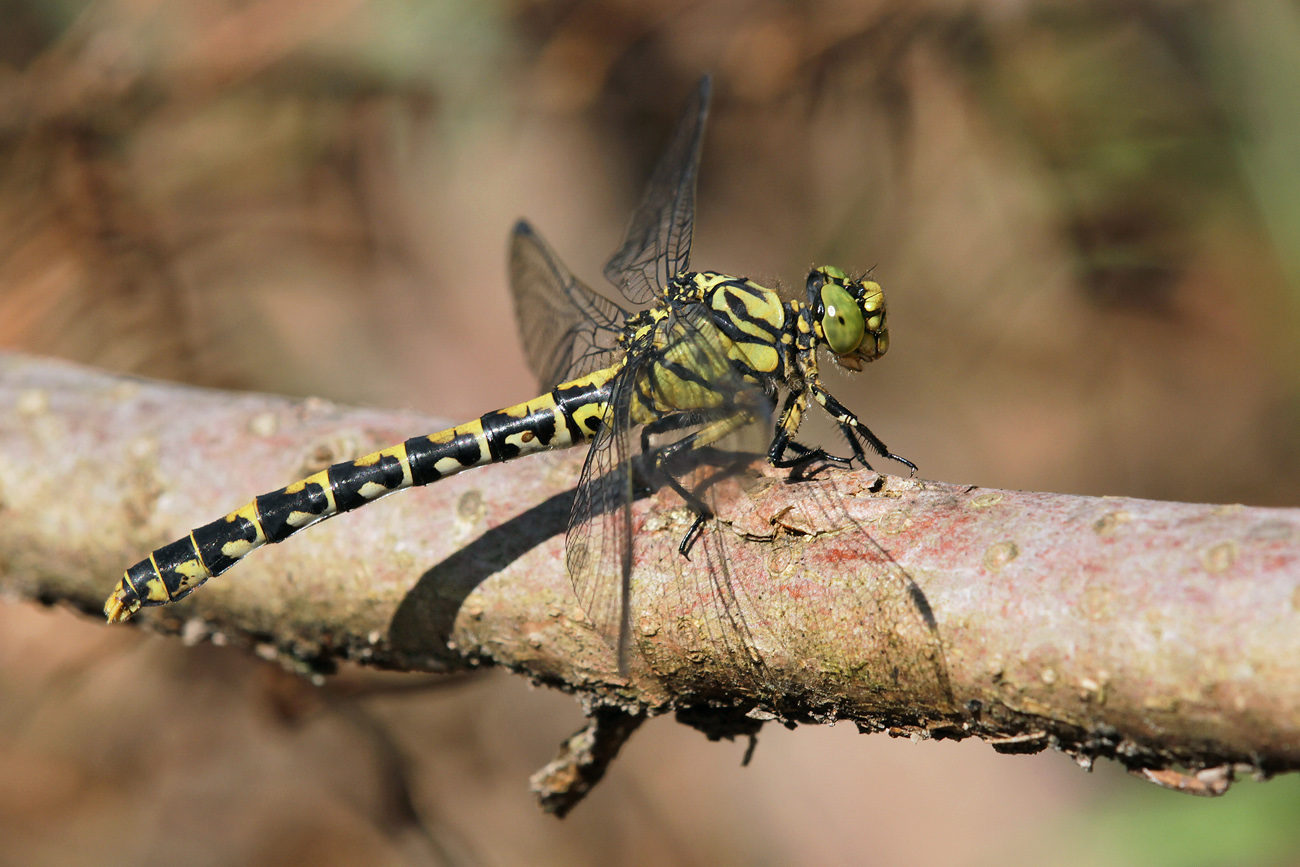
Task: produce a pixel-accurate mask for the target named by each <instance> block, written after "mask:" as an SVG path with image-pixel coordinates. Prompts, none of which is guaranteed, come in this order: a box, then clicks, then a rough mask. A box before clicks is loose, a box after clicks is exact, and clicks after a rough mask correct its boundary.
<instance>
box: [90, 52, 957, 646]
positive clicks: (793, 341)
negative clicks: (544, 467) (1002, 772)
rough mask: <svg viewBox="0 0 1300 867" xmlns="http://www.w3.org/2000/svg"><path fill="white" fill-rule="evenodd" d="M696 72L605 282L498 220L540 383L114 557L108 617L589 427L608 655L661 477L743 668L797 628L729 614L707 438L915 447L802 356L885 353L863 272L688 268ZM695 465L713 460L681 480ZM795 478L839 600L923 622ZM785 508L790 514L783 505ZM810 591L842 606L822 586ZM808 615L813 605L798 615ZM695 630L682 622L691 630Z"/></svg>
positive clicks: (749, 443)
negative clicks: (853, 407)
mask: <svg viewBox="0 0 1300 867" xmlns="http://www.w3.org/2000/svg"><path fill="white" fill-rule="evenodd" d="M711 89H712V86H711V81H710V79H709V78H708V77H705V78H703V79H702V80H701V81H700V82H699V84H698V86H697V87H696V88H695V90H694V91H693V93H692V94H691V96H690V97H689V99H688V101H687V103H686V105H685V107H684V108H683V110H682V113H681V116H680V118H679V120H678V123H677V126H676V128H675V130H674V132H673V133H672V135H671V138H670V140H669V143H668V146H667V148H666V150H665V152H664V153H663V155H662V156H661V158H660V160H659V161H658V163H657V164H656V166H655V168H654V170H653V172H652V175H651V178H650V181H649V184H648V187H647V189H646V192H645V194H644V197H643V198H642V200H641V202H640V204H639V206H638V207H637V208H636V210H635V211H634V213H633V216H632V219H631V221H630V223H629V225H628V228H627V232H626V235H625V237H624V240H623V243H622V245H621V247H620V248H619V249H618V251H617V252H615V253H614V255H613V256H612V257H611V258H610V259H609V261H608V262H607V263H606V264H605V267H604V274H605V276H606V278H607V279H608V280H609V282H610V283H611V284H612V285H613V286H615V287H617V289H618V290H619V293H620V294H621V298H622V300H621V301H615V300H613V299H611V298H610V297H607V296H605V295H603V294H601V293H599V292H596V291H595V290H593V289H592V288H590V287H589V286H587V285H586V284H584V283H583V282H581V281H580V280H579V279H578V278H576V277H575V276H574V275H573V274H572V273H571V272H570V271H569V270H568V269H567V268H566V267H565V266H564V264H563V263H562V262H561V261H560V259H559V258H558V257H557V256H556V254H555V253H554V252H553V251H552V250H551V248H550V247H549V246H548V244H547V243H546V242H545V241H544V240H543V239H542V237H541V236H540V235H539V234H538V233H537V231H536V230H535V229H534V228H533V227H532V226H531V225H530V224H529V223H528V222H526V221H524V220H520V221H519V222H518V223H517V224H516V225H515V226H514V228H513V230H512V232H511V235H510V243H509V273H510V283H511V289H512V292H513V295H514V298H515V302H516V308H517V313H518V318H519V321H520V326H521V334H522V338H523V344H524V349H525V355H526V357H527V359H528V361H529V364H530V365H531V367H532V369H533V370H534V372H535V373H536V374H537V376H538V378H539V380H540V382H541V384H542V387H543V388H544V389H545V393H544V394H542V395H541V396H539V397H536V398H533V399H532V400H529V401H526V402H524V403H520V404H517V405H515V406H511V407H507V408H504V409H499V410H495V411H492V412H488V413H486V414H484V415H482V416H480V417H479V418H478V419H476V420H474V421H470V422H467V423H465V424H461V425H457V426H456V427H452V428H449V429H447V430H443V431H440V432H437V433H433V434H428V435H423V436H416V437H412V438H411V439H408V440H406V441H405V442H403V443H400V444H398V445H394V446H391V447H389V448H385V449H382V450H380V451H377V452H374V453H373V454H369V455H366V456H364V457H361V458H358V459H356V460H352V461H345V462H342V463H337V464H334V465H333V466H331V467H329V468H328V469H326V470H323V471H321V472H318V473H315V474H314V475H311V476H308V477H307V478H305V479H302V480H300V481H297V482H294V483H293V484H291V485H288V486H287V487H284V488H281V489H279V490H276V491H272V492H270V493H266V494H263V495H261V496H259V497H256V498H255V499H254V500H252V501H251V502H249V503H247V504H246V505H244V506H243V507H241V508H239V509H236V510H235V511H233V512H231V513H229V514H228V515H226V516H225V517H222V518H219V519H217V520H216V521H213V522H211V523H209V524H206V525H204V526H202V527H198V528H195V529H194V530H191V531H190V533H189V534H188V535H186V536H185V537H184V538H181V539H179V540H177V541H174V542H172V543H171V544H168V545H164V546H163V547H161V548H158V549H157V550H155V551H153V552H152V553H151V554H150V555H149V556H148V557H146V558H145V559H143V560H141V561H140V562H139V563H136V564H135V565H133V566H131V567H130V568H129V569H127V570H126V572H125V574H124V575H123V577H122V579H121V581H120V583H119V584H118V585H117V587H116V589H115V591H114V592H113V593H112V595H111V596H110V597H109V598H108V600H107V602H106V603H105V608H104V611H105V614H106V615H107V618H108V620H109V622H115V621H122V620H126V619H127V618H129V617H131V616H132V615H134V614H135V613H136V612H137V611H139V610H140V609H141V608H142V607H145V606H153V605H162V604H166V603H169V602H174V601H176V600H178V599H181V598H182V597H184V596H186V595H188V594H189V593H191V592H192V591H193V590H195V589H196V588H197V587H199V586H200V585H201V584H203V583H204V582H205V581H207V580H208V579H209V578H211V577H213V576H216V575H219V574H221V573H222V572H224V571H226V570H227V569H229V568H230V567H232V566H234V565H235V564H236V563H237V562H238V561H239V560H240V559H242V558H243V557H245V556H246V555H248V554H249V553H250V552H252V551H253V550H255V549H257V548H259V547H261V546H262V545H265V544H269V543H275V542H280V541H282V540H284V539H286V538H288V537H289V536H291V535H293V534H295V533H297V532H298V531H300V530H303V529H306V528H307V527H309V526H311V525H313V524H315V523H317V522H319V521H322V520H324V519H326V518H329V517H332V516H334V515H337V514H340V513H343V512H348V511H351V510H353V509H356V508H359V507H361V506H363V505H366V504H368V503H371V502H374V501H376V500H378V499H380V498H382V497H384V496H387V495H388V494H391V493H394V492H396V491H399V490H403V489H406V488H410V487H415V486H419V485H428V484H431V483H434V482H436V481H438V480H440V479H442V478H445V477H447V476H450V475H454V474H456V473H459V472H462V471H464V470H467V469H470V468H472V467H479V466H483V465H486V464H492V463H499V462H503V461H509V460H513V459H515V458H519V457H522V456H525V455H530V454H535V453H538V452H542V451H550V450H557V449H567V448H570V447H574V446H579V445H582V444H588V443H589V444H590V449H589V451H588V453H587V457H586V460H585V463H584V465H583V469H582V473H581V476H580V480H579V482H578V486H577V489H576V492H575V495H574V500H573V506H572V510H571V514H570V519H569V524H568V532H567V536H566V565H567V568H568V571H569V574H570V578H571V581H572V584H573V587H574V590H575V592H576V594H577V596H578V599H579V600H580V602H581V604H582V606H583V608H584V610H585V611H586V613H587V615H588V616H589V617H590V619H591V622H592V623H593V624H594V625H595V626H596V627H597V629H598V631H599V632H600V634H601V635H602V636H604V637H605V638H606V640H607V641H608V643H609V644H611V645H612V646H613V647H614V648H616V650H617V654H618V660H619V668H620V670H621V671H626V669H627V665H628V657H629V649H630V647H631V645H632V644H633V635H632V631H633V630H632V614H633V611H634V610H635V608H636V604H635V599H634V590H635V586H636V584H635V578H636V575H635V568H634V564H635V562H636V556H635V554H636V546H637V537H638V532H640V531H641V530H644V527H643V526H642V525H643V524H644V522H643V521H642V522H641V524H638V520H639V519H638V518H637V517H636V515H635V514H634V510H633V504H634V501H637V500H639V499H642V498H644V495H645V493H646V492H647V491H648V490H663V491H668V492H670V493H671V494H672V495H675V496H676V497H677V498H678V500H677V502H678V505H679V506H680V507H681V508H682V509H684V513H683V514H684V516H685V518H686V520H684V521H683V522H681V523H682V524H683V525H684V526H685V528H686V529H685V531H684V532H683V533H682V535H681V539H680V543H679V545H678V546H677V553H676V555H674V556H673V561H674V562H673V564H672V567H671V568H672V569H673V570H674V571H676V572H677V573H678V574H680V576H681V577H682V580H683V581H685V582H687V583H689V584H691V585H692V586H695V587H698V588H700V589H701V592H700V593H699V595H698V598H699V599H702V600H710V601H708V602H706V603H704V607H705V608H706V609H707V610H704V611H702V612H700V613H701V617H702V618H703V620H701V621H700V622H705V621H708V622H709V623H713V624H722V625H721V626H720V627H719V628H720V629H721V631H722V635H723V637H724V638H725V644H726V645H727V646H728V647H731V648H739V650H738V651H737V653H739V654H740V656H741V661H743V662H744V663H746V664H747V665H749V666H750V667H751V668H752V667H754V666H757V667H758V668H760V669H761V668H762V667H763V657H764V652H765V651H764V650H763V648H766V653H767V654H768V655H770V654H771V653H772V650H771V648H773V647H776V646H778V645H781V644H783V643H787V638H788V637H789V634H788V629H793V628H798V629H803V628H805V627H806V626H807V625H808V624H807V623H806V622H804V621H806V620H807V619H808V618H802V619H801V618H799V617H792V618H791V619H790V623H791V624H797V626H795V625H791V626H788V628H787V629H783V628H782V627H781V626H772V625H771V624H770V621H769V622H768V625H766V626H763V625H761V624H759V623H758V621H757V618H754V617H752V616H750V617H748V619H747V616H746V614H745V613H744V611H743V610H742V609H743V608H744V606H743V605H742V604H741V600H740V599H739V598H738V594H737V592H736V590H735V584H734V582H733V581H732V579H731V574H730V572H731V569H732V565H733V563H734V562H736V561H737V560H738V559H739V558H740V555H742V554H744V553H745V550H743V549H742V548H741V547H738V546H744V545H746V544H749V545H750V546H751V547H752V545H753V544H755V543H747V542H745V541H744V540H743V539H741V538H740V536H739V535H737V533H736V532H733V531H731V530H728V529H726V528H725V527H723V526H722V523H723V522H722V519H721V517H720V515H719V508H720V506H719V504H720V503H721V502H722V500H721V498H720V492H722V491H725V490H726V484H725V482H724V483H719V480H720V479H723V480H725V479H731V478H738V477H740V476H741V475H742V474H739V473H728V472H717V471H715V470H716V469H717V467H718V465H719V464H720V463H721V462H723V460H722V457H721V456H724V455H727V454H731V455H735V454H741V455H752V454H753V453H754V452H758V453H759V454H760V456H762V457H765V458H766V460H767V461H768V462H769V463H770V464H771V465H772V467H775V468H779V469H781V470H790V471H791V478H792V479H793V478H795V476H796V475H801V474H802V472H803V470H805V469H806V468H808V467H810V466H812V465H815V464H821V463H826V464H835V465H840V466H850V465H852V464H853V463H854V462H857V463H860V464H862V465H864V466H869V464H868V452H870V453H873V454H874V455H876V456H880V457H884V458H888V459H890V460H893V461H897V462H899V463H901V464H902V465H903V466H906V467H908V468H909V469H910V470H911V472H912V473H913V474H915V472H916V467H915V465H914V464H912V462H911V461H908V460H907V459H905V458H902V457H900V456H898V455H896V454H894V453H892V452H891V451H890V450H889V449H888V448H887V447H886V446H885V444H884V442H882V441H881V440H880V438H879V437H877V436H876V435H875V434H874V433H872V431H871V430H870V429H869V428H868V427H867V426H866V425H865V424H863V423H862V421H861V420H860V419H859V418H858V417H857V416H856V415H855V414H854V413H853V412H851V411H850V410H849V409H848V408H846V407H845V406H844V405H843V404H841V403H840V402H839V401H838V400H836V399H835V398H834V397H833V396H832V395H831V393H830V391H829V390H828V389H827V388H826V386H825V385H824V384H823V382H822V379H821V377H820V375H819V373H818V352H819V351H825V352H827V353H828V354H829V355H830V356H831V357H832V358H833V359H834V360H835V362H836V363H837V364H838V365H839V366H840V367H841V368H844V369H846V370H849V371H859V370H861V369H862V367H863V365H864V364H866V363H868V362H871V361H873V360H875V359H877V358H879V357H881V356H882V355H884V354H885V352H886V350H887V349H888V348H889V331H888V327H887V322H886V314H885V298H884V293H883V290H882V289H881V286H880V284H879V283H877V282H875V281H874V280H871V279H868V278H866V277H861V278H855V277H851V276H849V275H848V274H847V273H846V272H845V271H843V270H841V269H839V268H836V267H832V266H823V267H816V268H813V269H812V270H811V271H810V272H809V273H808V275H807V279H806V281H805V288H806V295H805V297H804V298H790V299H786V298H783V297H782V296H781V294H779V293H778V292H777V291H774V290H772V289H769V288H766V287H764V286H760V285H759V284H757V283H755V282H754V281H752V280H749V279H747V278H744V277H736V276H730V275H726V274H721V273H717V272H713V271H693V270H691V269H690V265H689V259H690V250H691V236H692V226H693V222H694V214H695V191H696V178H697V174H698V169H699V163H700V155H701V151H702V143H703V134H704V127H705V121H706V118H707V116H708V110H709V102H710V95H711ZM782 394H783V395H784V400H783V403H782V404H781V409H780V412H779V413H774V411H773V410H774V408H775V406H776V401H777V398H778V397H779V396H781V395H782ZM813 403H815V404H817V405H819V406H821V407H822V408H823V409H824V410H825V411H826V412H827V413H829V415H830V417H831V418H832V419H833V420H834V422H835V424H836V425H837V426H838V428H839V430H840V431H841V432H842V433H843V434H844V437H845V439H846V440H847V442H848V444H849V446H850V449H851V452H852V454H851V455H849V456H845V457H840V456H836V455H833V454H830V453H828V452H827V451H825V450H824V449H822V448H817V447H812V446H808V445H805V444H803V443H801V442H799V441H797V440H796V439H795V435H796V433H797V432H798V430H799V427H800V424H801V422H802V420H803V418H804V416H805V414H806V413H807V412H808V410H809V409H810V407H811V405H812V404H813ZM702 467H703V468H704V471H703V472H702V470H701V468H702ZM701 474H703V475H704V476H706V477H708V478H709V479H711V480H709V481H703V482H701V481H698V479H699V478H700V476H701ZM810 485H811V486H810V487H809V488H808V489H807V490H806V492H805V494H806V495H805V494H801V495H800V496H799V498H798V500H799V503H798V504H797V505H795V506H792V507H791V514H792V515H793V514H795V513H797V512H799V511H800V510H804V512H806V513H807V514H806V515H805V518H806V519H807V521H814V522H815V520H814V519H816V520H820V521H821V523H822V524H823V525H824V524H826V523H827V520H829V521H830V523H831V524H832V525H834V526H833V527H832V529H833V530H834V534H835V535H836V536H837V538H838V539H839V541H838V542H837V543H836V544H839V545H841V546H842V547H843V548H844V550H845V551H846V552H847V553H848V555H850V556H857V557H859V558H860V559H861V558H862V557H863V556H864V555H863V552H867V557H866V559H867V560H868V565H867V566H866V567H865V568H866V569H867V570H868V572H869V573H870V574H869V575H868V576H867V577H866V579H865V580H862V581H848V582H840V583H841V584H843V585H848V586H846V587H845V589H843V590H842V591H841V592H842V593H844V594H846V599H845V602H846V603H849V604H850V605H859V606H860V603H861V602H862V599H863V597H864V596H869V597H871V598H872V599H874V605H875V606H876V610H877V612H878V614H879V616H881V617H887V618H891V619H910V620H911V621H912V622H913V623H914V624H917V625H919V626H918V628H919V629H921V630H922V632H923V633H927V634H929V635H932V636H933V635H935V623H934V618H933V614H932V612H931V611H930V609H929V607H928V605H927V604H926V603H925V600H924V596H923V594H921V592H920V590H919V588H918V587H916V585H915V583H914V582H913V581H912V580H911V578H910V576H908V575H907V573H906V572H904V571H903V570H902V569H901V568H900V567H898V565H897V564H896V563H894V562H893V561H892V560H891V559H890V558H889V557H888V555H886V554H884V551H883V549H881V548H880V546H879V545H878V544H877V543H876V542H875V541H874V540H873V539H872V538H871V536H870V535H869V534H868V533H867V532H866V531H865V530H864V529H863V528H862V527H861V526H860V525H858V524H857V523H856V522H855V521H854V520H853V519H851V518H849V517H848V516H847V514H846V513H845V512H844V510H843V508H842V507H837V506H835V505H834V501H835V499H836V498H837V497H839V496H841V495H842V493H841V492H839V491H836V490H834V489H833V488H831V489H828V488H827V486H826V484H825V483H817V482H815V481H812V482H810ZM742 493H743V492H742ZM813 494H815V496H814V495H813ZM809 510H811V511H809ZM814 512H815V513H818V514H819V515H820V516H821V517H820V518H818V517H817V515H816V514H813V513H814ZM827 516H829V519H828V518H827ZM786 523H787V524H788V525H790V526H792V527H793V526H794V525H796V524H798V523H800V521H799V519H798V518H797V515H796V518H794V519H791V518H787V520H786ZM796 529H797V528H796ZM741 595H743V594H741ZM826 607H829V608H837V607H841V606H838V605H837V604H836V601H835V600H834V599H832V600H831V603H830V604H829V606H826ZM843 607H845V608H846V609H847V608H848V607H849V605H845V606H843ZM795 613H796V614H797V613H798V612H795ZM818 616H825V615H824V611H823V613H822V614H820V615H816V616H814V617H813V619H814V620H815V619H816V617H818ZM688 619H689V618H688ZM711 629H713V627H712V626H710V627H708V628H707V629H705V630H704V632H708V631H709V630H711ZM765 633H767V634H765ZM707 638H708V636H707V635H704V634H703V633H702V632H701V631H700V630H698V629H697V630H695V639H696V640H697V641H702V640H704V639H707Z"/></svg>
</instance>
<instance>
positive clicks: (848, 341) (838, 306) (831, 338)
mask: <svg viewBox="0 0 1300 867" xmlns="http://www.w3.org/2000/svg"><path fill="white" fill-rule="evenodd" d="M827 270H828V271H829V270H830V269H827ZM822 308H823V313H822V331H824V332H825V333H826V343H827V344H828V345H829V346H830V348H831V352H833V353H835V354H836V355H848V354H849V353H850V352H853V351H854V350H855V349H857V348H858V347H859V346H861V345H862V337H863V334H864V333H865V332H866V325H865V323H864V322H863V321H862V311H861V310H860V309H858V303H857V302H856V301H855V300H854V299H853V296H852V295H850V294H849V290H847V289H845V288H844V286H842V285H841V284H839V283H833V282H830V283H827V284H826V285H825V286H823V287H822Z"/></svg>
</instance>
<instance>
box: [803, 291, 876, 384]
mask: <svg viewBox="0 0 1300 867" xmlns="http://www.w3.org/2000/svg"><path fill="white" fill-rule="evenodd" d="M808 304H809V306H810V307H811V308H812V312H813V328H814V329H815V330H816V332H817V340H818V341H819V342H820V343H821V344H822V345H823V346H825V347H826V348H827V349H829V350H830V351H831V353H832V354H833V355H834V356H835V360H836V361H837V362H839V365H840V367H844V368H847V369H849V370H861V369H862V365H863V364H865V363H866V362H868V361H875V360H876V359H877V358H879V357H880V356H882V355H884V354H885V351H886V350H887V349H889V326H888V325H886V323H885V293H884V290H882V289H881V288H880V284H879V283H877V282H875V281H874V280H854V279H852V278H851V277H849V276H847V275H846V274H845V273H844V272H843V271H841V270H840V269H839V268H835V267H832V266H824V267H821V268H814V269H813V270H812V271H810V272H808Z"/></svg>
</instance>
